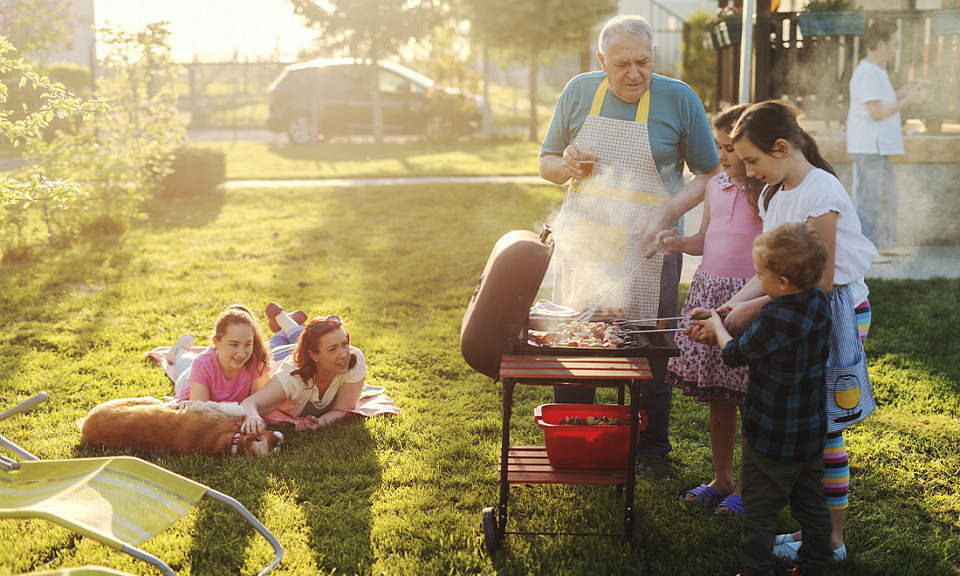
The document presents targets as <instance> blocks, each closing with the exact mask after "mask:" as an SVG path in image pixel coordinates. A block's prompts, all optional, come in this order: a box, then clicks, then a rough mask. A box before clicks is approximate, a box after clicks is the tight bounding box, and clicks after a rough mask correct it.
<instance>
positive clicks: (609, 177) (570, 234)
mask: <svg viewBox="0 0 960 576" xmlns="http://www.w3.org/2000/svg"><path fill="white" fill-rule="evenodd" d="M615 172H616V170H614V169H613V168H612V167H610V166H606V165H603V164H602V163H598V164H597V167H596V168H595V170H594V173H593V175H591V177H590V178H588V179H586V180H584V181H583V182H581V183H578V187H579V188H580V190H581V191H573V192H571V191H568V192H567V198H565V202H570V200H571V198H570V195H571V194H572V195H575V196H576V200H577V206H578V210H577V211H576V212H578V213H580V214H591V216H592V217H591V218H585V217H583V216H580V215H578V214H577V213H575V211H573V210H565V211H563V212H561V209H560V208H559V207H558V208H556V209H554V210H553V211H552V212H551V213H550V214H549V215H548V216H547V219H546V224H547V225H548V226H550V229H551V231H552V238H553V242H554V257H553V258H552V259H551V262H550V267H549V269H548V270H547V273H546V275H545V277H544V281H543V283H542V284H541V286H540V291H539V293H538V297H540V298H546V299H549V300H552V301H554V302H557V303H558V304H563V305H566V306H571V307H574V308H578V309H588V308H592V307H594V306H597V305H599V306H600V307H601V308H604V309H610V308H612V309H620V310H628V309H630V308H631V307H634V308H635V307H636V305H637V303H636V299H637V296H636V291H637V284H638V282H639V281H640V279H641V277H642V276H643V275H645V274H650V273H651V272H655V271H657V270H658V269H659V267H660V266H661V258H659V257H656V258H651V259H650V260H649V261H647V262H645V263H644V264H643V266H641V267H640V268H639V269H637V270H634V267H635V266H636V262H638V261H639V260H638V259H637V254H638V253H644V252H646V248H647V247H646V245H643V244H641V243H640V241H639V238H637V237H634V236H632V233H633V232H635V231H636V230H637V229H638V227H639V224H640V218H639V217H638V216H637V215H636V214H635V213H632V212H634V211H635V208H634V207H633V206H632V205H627V204H626V203H624V209H623V210H617V209H616V201H611V200H602V199H599V198H597V197H596V196H593V195H591V194H585V193H584V192H583V191H589V190H591V189H592V190H598V189H602V188H604V187H619V186H618V185H620V184H621V182H620V178H619V177H618V175H617V174H616V173H615ZM594 220H596V221H599V222H603V223H604V224H610V225H612V226H596V225H595V224H594V223H593V221H594ZM641 257H642V256H641ZM631 262H632V264H631ZM631 270H633V272H632V273H631ZM653 292H655V297H658V290H654V291H653ZM655 308H656V307H655V306H654V309H655Z"/></svg>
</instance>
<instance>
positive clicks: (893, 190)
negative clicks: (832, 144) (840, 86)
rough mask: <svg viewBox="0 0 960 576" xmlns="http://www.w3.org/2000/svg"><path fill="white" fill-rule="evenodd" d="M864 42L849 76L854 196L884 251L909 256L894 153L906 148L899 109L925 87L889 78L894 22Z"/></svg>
mask: <svg viewBox="0 0 960 576" xmlns="http://www.w3.org/2000/svg"><path fill="white" fill-rule="evenodd" d="M863 45H864V46H866V49H867V56H866V57H865V58H864V59H863V60H861V61H860V64H858V65H857V68H856V69H855V70H854V71H853V76H852V77H851V78H850V110H849V111H848V112H847V152H848V153H849V154H850V158H851V160H853V194H852V196H853V201H854V204H856V206H857V214H859V216H860V223H861V225H862V227H863V235H864V236H866V237H867V238H868V239H869V240H870V241H871V242H873V243H874V244H875V245H876V247H877V248H878V249H879V251H880V254H882V255H884V256H905V255H906V254H907V252H906V251H904V250H903V249H897V211H898V206H899V194H900V192H899V189H898V187H897V178H896V176H895V175H894V173H893V164H891V162H890V156H892V155H902V154H904V152H905V150H904V147H903V133H902V132H901V128H900V110H902V109H903V108H905V107H907V106H909V105H910V104H913V103H914V102H919V101H920V100H922V99H923V97H924V94H925V92H924V90H923V87H922V84H921V83H920V82H919V81H916V80H915V81H913V82H910V83H908V84H907V85H906V86H904V87H903V88H901V89H900V91H899V92H897V91H896V90H894V89H893V84H891V83H890V76H888V75H887V69H886V65H887V62H889V61H890V60H891V59H893V57H894V56H896V54H897V48H899V47H900V40H899V39H898V38H897V25H896V23H895V22H891V21H888V20H877V21H875V22H872V23H871V24H870V26H869V27H868V28H867V30H866V32H864V34H863ZM886 261H889V259H887V260H886Z"/></svg>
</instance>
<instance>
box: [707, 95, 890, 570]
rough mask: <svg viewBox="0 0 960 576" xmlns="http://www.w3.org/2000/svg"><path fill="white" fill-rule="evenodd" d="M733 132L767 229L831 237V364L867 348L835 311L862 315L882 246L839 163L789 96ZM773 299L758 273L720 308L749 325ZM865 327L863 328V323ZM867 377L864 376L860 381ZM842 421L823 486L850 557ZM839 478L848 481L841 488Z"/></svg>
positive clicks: (731, 320) (787, 548)
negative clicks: (798, 227)
mask: <svg viewBox="0 0 960 576" xmlns="http://www.w3.org/2000/svg"><path fill="white" fill-rule="evenodd" d="M731 138H732V139H733V146H734V149H735V150H736V152H737V155H738V156H740V158H741V159H742V160H743V162H744V164H745V166H746V170H747V176H749V177H752V178H757V179H759V180H761V181H762V182H763V183H764V184H765V185H766V186H765V188H764V190H763V192H762V193H761V195H760V201H759V208H760V217H761V218H762V219H763V229H764V231H767V230H769V229H770V228H773V227H774V226H777V225H778V224H783V223H785V222H803V223H806V225H807V226H808V227H809V228H811V229H812V230H815V231H816V232H817V233H818V234H819V235H820V237H821V238H822V239H823V241H824V243H826V245H827V253H828V259H827V266H826V269H825V270H824V273H823V277H822V278H821V280H820V284H819V286H820V288H821V289H823V291H824V292H826V293H827V295H828V297H829V299H830V302H831V309H832V311H833V315H834V322H833V330H832V331H831V334H830V360H829V361H828V364H829V365H831V366H850V365H851V364H854V363H856V362H857V358H859V359H862V355H863V349H862V346H861V347H859V348H857V347H858V346H860V334H859V333H856V330H857V323H856V322H853V323H852V324H850V323H846V324H844V325H848V326H852V331H853V332H855V333H853V334H846V333H843V334H840V333H839V332H840V331H841V329H840V328H839V327H840V326H841V324H842V323H841V322H838V321H837V318H838V317H839V316H840V315H841V314H842V315H844V317H847V316H856V314H857V312H856V307H857V305H858V304H861V303H864V302H866V298H867V285H866V283H865V282H864V280H863V275H864V274H865V273H866V271H867V270H868V269H869V268H870V264H871V262H872V261H873V259H874V258H876V256H877V250H876V248H875V247H874V245H873V244H872V243H871V242H870V241H869V240H867V238H866V237H865V236H864V235H863V234H862V233H861V231H860V220H859V218H858V217H857V212H856V210H855V209H854V207H853V203H852V202H851V200H850V197H849V196H848V195H847V192H846V190H844V188H843V185H842V184H841V183H840V181H839V180H837V178H836V173H835V172H834V171H833V168H832V167H831V166H830V164H829V163H828V162H827V161H826V160H824V159H823V157H822V156H821V155H820V151H819V149H818V148H817V144H816V142H815V141H814V139H813V137H811V136H810V135H809V134H807V133H806V132H805V131H804V130H803V129H802V128H801V127H800V125H799V123H798V122H797V110H796V109H795V108H793V107H792V106H790V105H788V104H785V103H783V102H779V101H773V100H771V101H768V102H760V103H757V104H753V105H752V106H750V108H748V109H747V110H746V111H745V112H744V113H743V115H742V116H741V117H740V120H739V121H738V122H737V124H736V125H735V126H734V128H733V132H732V134H731ZM768 301H769V297H767V296H765V295H764V293H763V290H762V288H761V286H760V281H759V280H758V279H757V278H756V277H754V278H753V279H752V280H750V282H748V283H747V285H746V286H744V287H743V289H742V290H741V291H740V292H739V293H738V294H737V295H736V296H734V297H733V298H731V299H730V301H729V302H728V303H727V304H726V305H725V306H723V307H722V308H721V315H723V314H724V313H725V314H726V317H725V320H724V324H725V325H726V326H727V328H728V329H729V330H741V329H743V328H744V327H746V326H747V325H748V324H749V323H750V322H751V321H752V319H753V318H754V316H756V314H757V313H758V312H759V310H760V308H762V307H763V305H764V304H766V302H768ZM867 317H869V316H867ZM858 318H859V317H858ZM860 331H861V332H863V331H864V327H863V326H861V327H860ZM851 343H853V345H852V346H851ZM869 385H870V384H869V382H863V383H862V385H861V387H862V388H863V387H869ZM870 397H871V398H872V391H871V392H870ZM828 401H829V399H828ZM844 426H845V424H840V423H837V422H833V421H831V422H829V425H828V435H827V447H826V448H825V450H824V460H825V463H826V473H825V475H824V493H825V495H826V497H827V502H828V506H829V508H830V515H831V519H832V521H833V534H832V536H831V544H832V546H833V549H834V558H835V559H837V560H842V559H843V558H845V557H846V546H845V545H844V543H843V524H844V516H845V513H846V506H847V494H846V486H847V483H848V478H849V462H848V461H847V457H846V448H845V446H844V442H843V434H842V432H843V427H844ZM837 485H840V486H842V489H841V490H840V491H839V492H838V491H837ZM800 542H801V536H800V534H783V535H780V536H778V537H777V540H776V544H777V547H776V549H775V550H776V552H777V553H778V554H780V555H784V556H792V557H794V558H795V557H796V552H797V549H798V548H799V547H800Z"/></svg>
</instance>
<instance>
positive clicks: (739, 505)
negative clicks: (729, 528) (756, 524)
mask: <svg viewBox="0 0 960 576" xmlns="http://www.w3.org/2000/svg"><path fill="white" fill-rule="evenodd" d="M721 508H726V509H727V510H730V511H731V512H733V514H726V513H723V512H720V509H721ZM713 515H714V516H725V517H729V518H739V517H741V516H743V498H740V497H739V496H737V495H736V494H730V495H729V496H725V497H724V498H723V500H721V501H720V503H719V504H717V509H716V510H714V511H713Z"/></svg>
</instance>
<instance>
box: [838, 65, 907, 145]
mask: <svg viewBox="0 0 960 576" xmlns="http://www.w3.org/2000/svg"><path fill="white" fill-rule="evenodd" d="M872 101H879V102H880V104H882V105H887V104H896V103H897V91H896V90H894V89H893V84H891V83H890V76H889V75H887V71H886V70H884V69H883V68H881V67H880V66H877V65H876V64H874V63H873V62H868V61H867V60H861V61H860V64H858V65H857V67H856V69H855V70H854V71H853V76H851V77H850V110H849V111H847V152H848V153H849V154H879V155H881V156H890V155H896V154H904V148H903V132H902V131H901V129H900V113H899V112H894V113H893V114H891V115H889V116H887V117H886V118H884V119H883V120H879V121H876V120H873V119H871V118H870V113H869V112H868V111H867V102H872Z"/></svg>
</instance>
